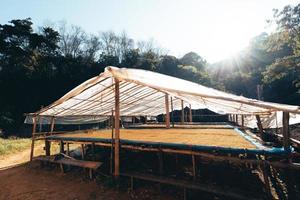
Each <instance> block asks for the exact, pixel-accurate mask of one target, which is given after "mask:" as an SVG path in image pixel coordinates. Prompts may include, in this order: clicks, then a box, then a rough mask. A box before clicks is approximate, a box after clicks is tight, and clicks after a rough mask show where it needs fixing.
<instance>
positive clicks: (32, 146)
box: [30, 116, 36, 161]
mask: <svg viewBox="0 0 300 200" xmlns="http://www.w3.org/2000/svg"><path fill="white" fill-rule="evenodd" d="M32 120H33V125H32V138H31V151H30V161H32V159H33V156H34V140H35V131H36V116H34V117H33V118H32Z"/></svg>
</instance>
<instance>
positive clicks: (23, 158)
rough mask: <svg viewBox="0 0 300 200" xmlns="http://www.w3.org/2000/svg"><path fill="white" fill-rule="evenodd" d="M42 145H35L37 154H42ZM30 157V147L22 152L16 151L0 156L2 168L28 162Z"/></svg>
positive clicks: (0, 166) (0, 168)
mask: <svg viewBox="0 0 300 200" xmlns="http://www.w3.org/2000/svg"><path fill="white" fill-rule="evenodd" d="M41 151H42V145H38V146H36V147H35V155H37V154H41ZM29 158H30V149H26V150H24V151H22V152H18V153H14V154H11V155H7V156H1V157H0V170H3V169H6V168H10V167H13V166H16V165H19V164H22V163H26V162H28V161H29Z"/></svg>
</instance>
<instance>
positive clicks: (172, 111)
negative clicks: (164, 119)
mask: <svg viewBox="0 0 300 200" xmlns="http://www.w3.org/2000/svg"><path fill="white" fill-rule="evenodd" d="M171 115H172V128H174V107H173V98H172V97H171Z"/></svg>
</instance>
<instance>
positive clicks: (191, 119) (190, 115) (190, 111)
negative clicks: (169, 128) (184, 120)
mask: <svg viewBox="0 0 300 200" xmlns="http://www.w3.org/2000/svg"><path fill="white" fill-rule="evenodd" d="M189 113H190V114H189V118H190V120H189V121H190V122H193V115H192V105H191V104H190V109H189Z"/></svg>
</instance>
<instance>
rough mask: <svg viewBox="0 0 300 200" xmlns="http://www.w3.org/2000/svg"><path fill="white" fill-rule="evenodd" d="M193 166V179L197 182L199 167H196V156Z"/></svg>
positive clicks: (193, 156)
mask: <svg viewBox="0 0 300 200" xmlns="http://www.w3.org/2000/svg"><path fill="white" fill-rule="evenodd" d="M192 165H193V179H194V180H196V176H197V166H196V157H195V155H192Z"/></svg>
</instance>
